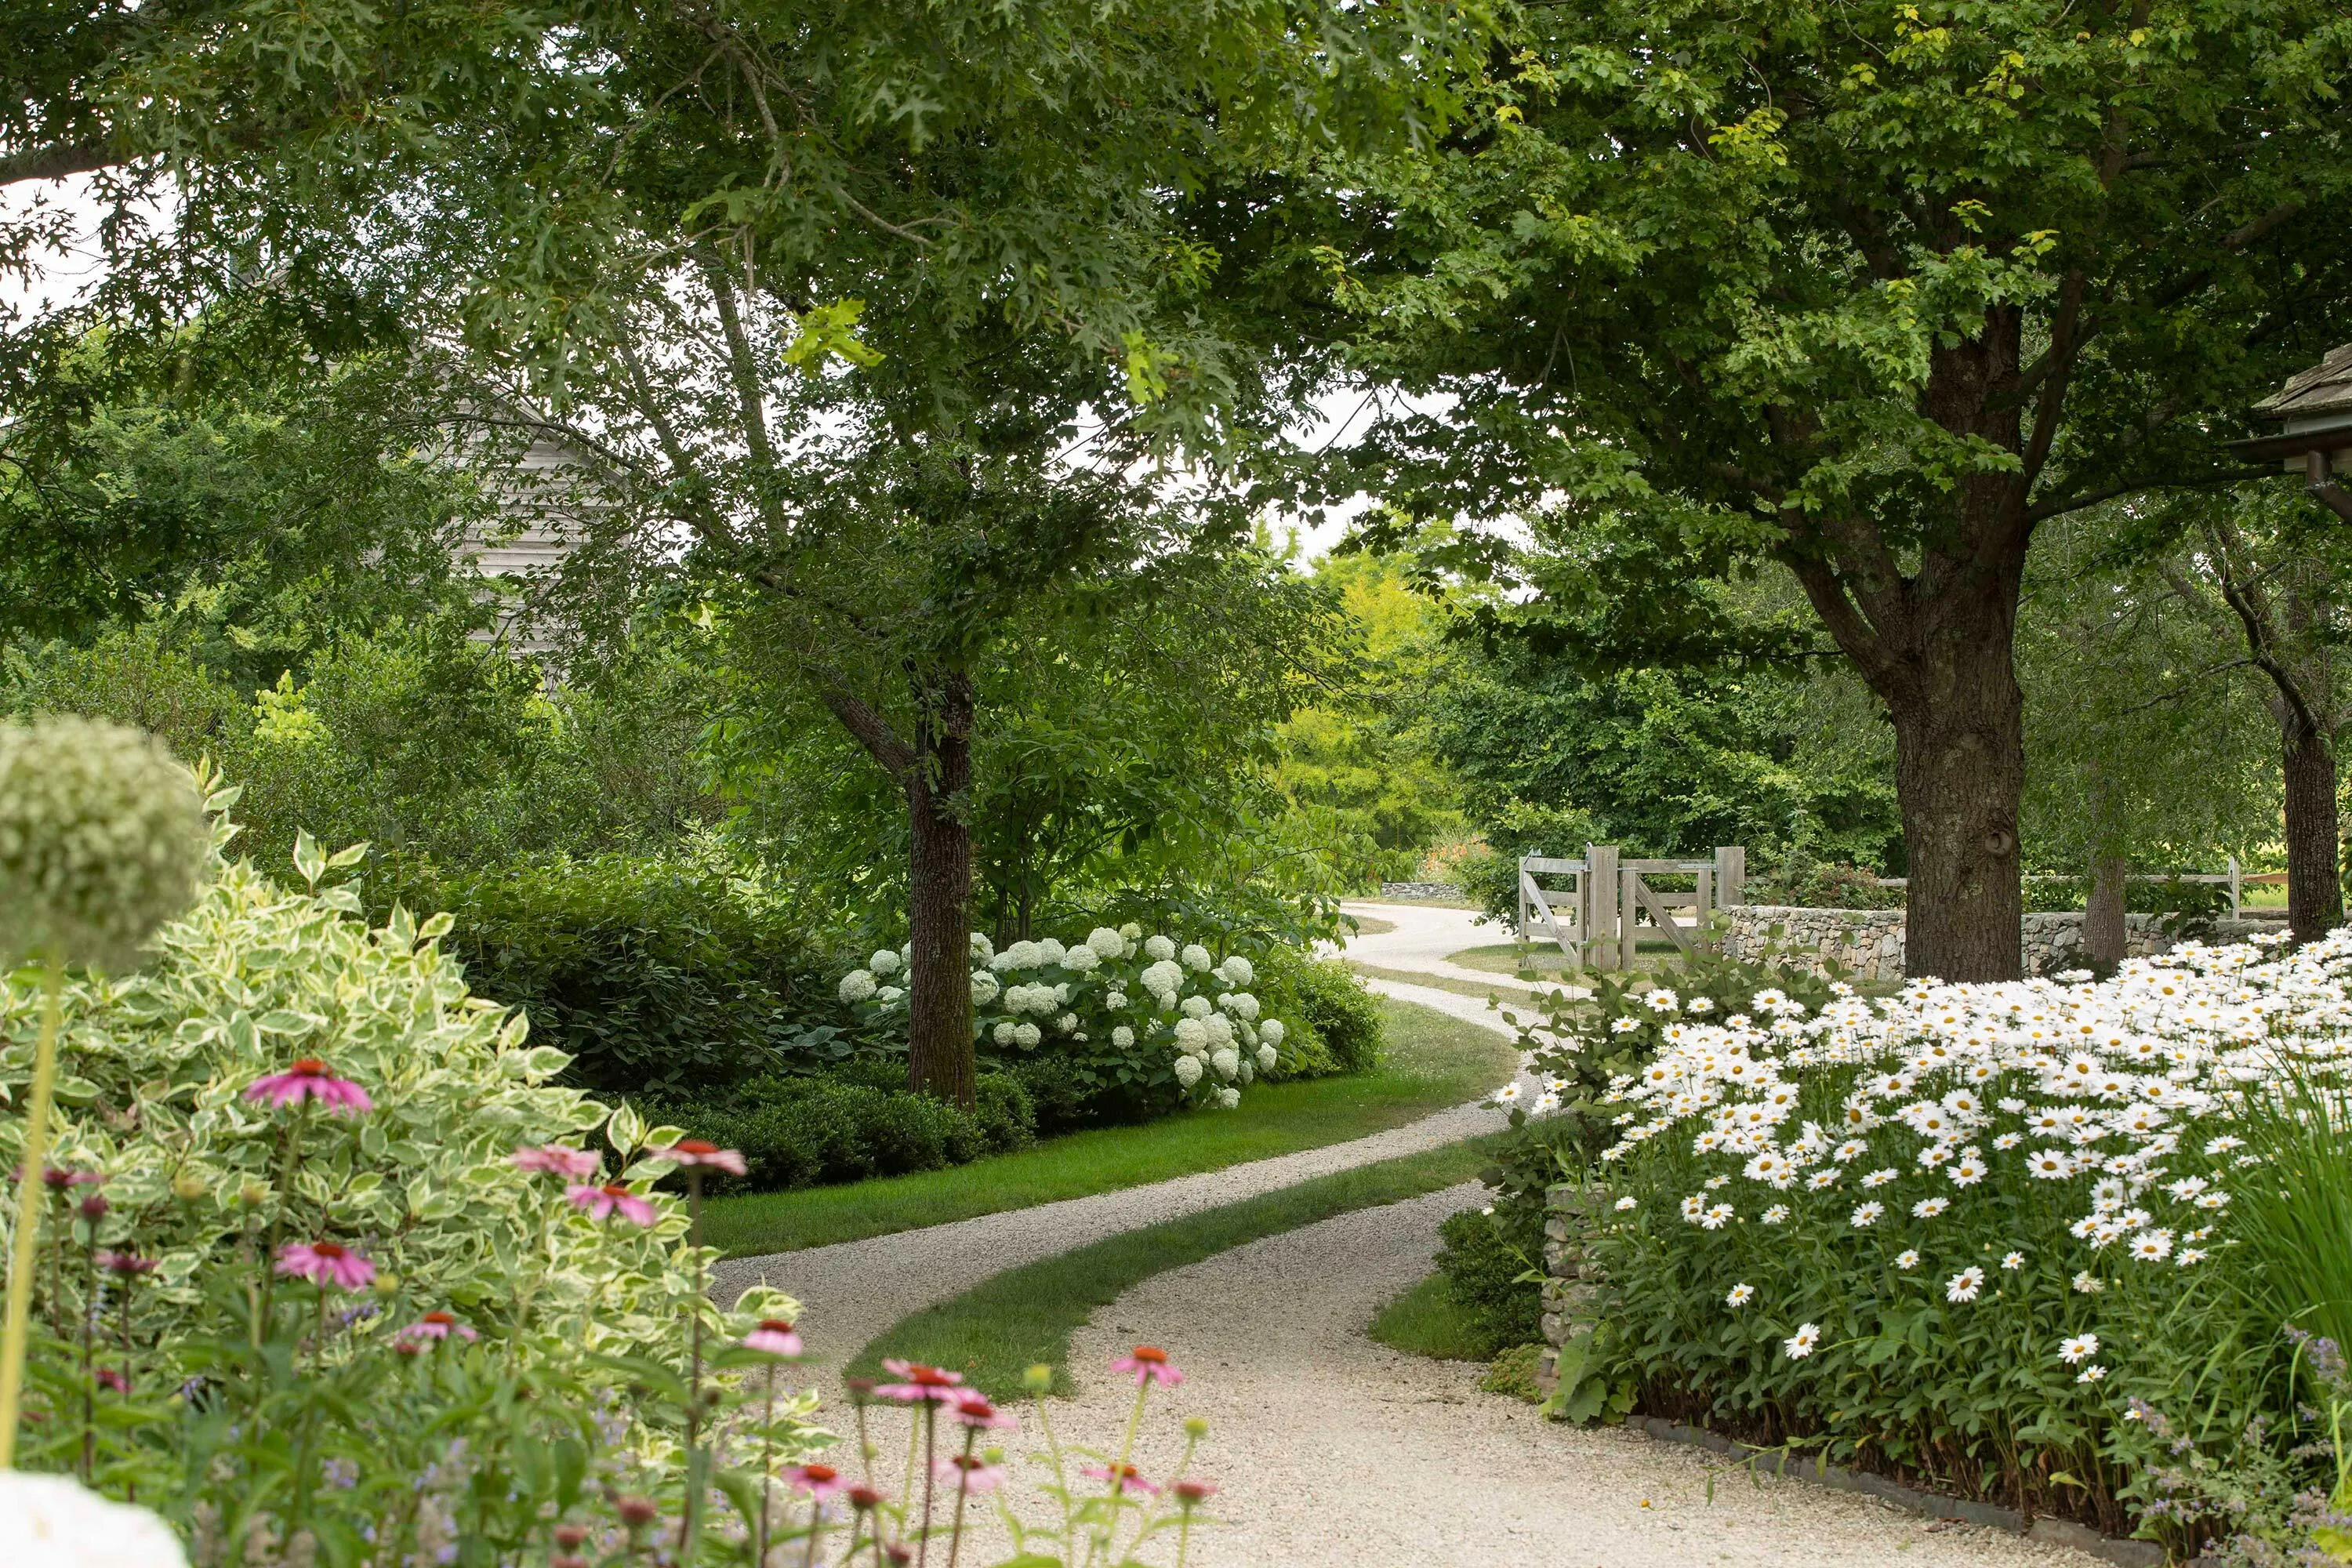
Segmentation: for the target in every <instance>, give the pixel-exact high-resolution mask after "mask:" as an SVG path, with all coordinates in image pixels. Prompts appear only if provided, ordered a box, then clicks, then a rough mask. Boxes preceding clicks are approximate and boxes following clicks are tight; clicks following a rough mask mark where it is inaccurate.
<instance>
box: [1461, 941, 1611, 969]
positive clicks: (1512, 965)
mask: <svg viewBox="0 0 2352 1568" xmlns="http://www.w3.org/2000/svg"><path fill="white" fill-rule="evenodd" d="M1527 958H1528V963H1527V967H1528V968H1529V969H1532V970H1534V971H1536V972H1537V973H1540V974H1559V973H1561V972H1562V971H1563V970H1569V971H1580V967H1581V966H1580V965H1577V964H1572V963H1570V962H1569V961H1568V957H1567V955H1566V954H1564V953H1562V952H1560V951H1559V947H1558V946H1556V945H1555V944H1553V943H1551V942H1529V943H1528V948H1527ZM1445 962H1447V963H1458V964H1460V965H1462V967H1463V968H1465V969H1485V970H1490V971H1492V972H1493V973H1496V974H1516V973H1518V971H1519V968H1520V964H1519V948H1518V944H1517V942H1490V943H1488V944H1487V945H1486V946H1484V947H1465V948H1464V949H1463V950H1462V951H1461V952H1449V953H1447V954H1446V955H1445Z"/></svg>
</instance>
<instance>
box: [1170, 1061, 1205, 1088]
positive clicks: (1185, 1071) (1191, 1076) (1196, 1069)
mask: <svg viewBox="0 0 2352 1568" xmlns="http://www.w3.org/2000/svg"><path fill="white" fill-rule="evenodd" d="M1176 1081H1177V1082H1178V1083H1181V1084H1182V1085H1183V1086H1184V1087H1185V1088H1186V1089H1190V1088H1192V1086H1193V1085H1194V1084H1196V1083H1198V1082H1200V1081H1201V1058H1198V1057H1178V1058H1176Z"/></svg>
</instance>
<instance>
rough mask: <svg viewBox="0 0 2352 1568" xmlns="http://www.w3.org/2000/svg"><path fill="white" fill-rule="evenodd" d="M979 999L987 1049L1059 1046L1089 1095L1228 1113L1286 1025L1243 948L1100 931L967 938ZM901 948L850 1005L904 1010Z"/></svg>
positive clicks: (879, 964)
mask: <svg viewBox="0 0 2352 1568" xmlns="http://www.w3.org/2000/svg"><path fill="white" fill-rule="evenodd" d="M971 957H972V971H971V998H972V1011H973V1016H974V1019H975V1026H976V1027H977V1029H978V1031H979V1036H980V1039H981V1041H982V1047H983V1048H984V1049H990V1050H992V1051H993V1052H994V1053H995V1054H997V1055H999V1056H1000V1057H1007V1058H1016V1059H1017V1058H1020V1057H1022V1056H1024V1055H1028V1054H1033V1053H1037V1052H1041V1051H1051V1052H1053V1053H1054V1054H1055V1058H1056V1059H1057V1061H1060V1062H1062V1063H1063V1064H1064V1065H1066V1068H1067V1069H1068V1070H1069V1072H1070V1073H1071V1074H1072V1075H1073V1076H1074V1077H1075V1078H1076V1079H1077V1080H1079V1081H1080V1082H1081V1083H1082V1084H1083V1085H1084V1087H1087V1088H1088V1089H1098V1088H1108V1087H1111V1086H1118V1087H1119V1088H1121V1089H1126V1090H1129V1091H1130V1092H1131V1093H1134V1094H1136V1095H1137V1096H1139V1098H1141V1099H1143V1100H1146V1101H1147V1102H1148V1101H1151V1100H1158V1101H1160V1102H1161V1103H1163V1104H1194V1105H1206V1106H1221V1107H1223V1108H1224V1109H1227V1110H1231V1109H1232V1108H1234V1106H1237V1105H1239V1104H1240V1103H1241V1091H1242V1089H1244V1087H1246V1086H1247V1085H1248V1084H1249V1083H1250V1082H1251V1081H1252V1080H1253V1079H1255V1078H1256V1077H1257V1076H1258V1075H1259V1074H1261V1073H1265V1072H1270V1071H1273V1070H1275V1068H1276V1066H1277V1065H1278V1064H1279V1063H1280V1061H1281V1049H1282V1044H1283V1040H1284V1038H1285V1037H1286V1034H1287V1032H1288V1026H1287V1025H1286V1023H1285V1022H1284V1021H1283V1020H1282V1019H1280V1018H1278V1017H1274V1016H1269V1015H1268V1014H1267V1013H1266V1011H1265V1007H1264V1006H1263V1005H1261V1004H1260V1002H1259V1000H1258V998H1257V996H1256V995H1255V994H1254V993H1253V992H1252V991H1251V989H1250V987H1251V986H1252V985H1253V984H1255V982H1256V978H1257V972H1256V969H1255V966H1254V965H1253V964H1252V963H1250V961H1249V960H1248V959H1247V958H1246V957H1244V956H1243V955H1242V954H1240V953H1231V954H1228V955H1226V956H1225V957H1224V958H1223V959H1219V958H1217V957H1215V956H1214V955H1213V954H1212V953H1211V952H1209V950H1208V949H1207V948H1206V947H1204V946H1202V944H1201V943H1199V942H1186V943H1183V944H1181V945H1180V944H1179V943H1178V942H1176V940H1175V939H1174V938H1172V937H1167V936H1150V937H1147V936H1145V935H1144V934H1143V930H1142V928H1141V927H1140V926H1136V925H1129V926H1125V927H1121V928H1119V929H1117V930H1114V929H1113V928H1111V927H1109V926H1098V927H1097V928H1096V929H1095V930H1094V931H1090V932H1088V933H1087V937H1086V939H1085V940H1084V941H1082V942H1059V941H1056V940H1055V939H1053V938H1047V939H1045V940H1044V941H1041V942H1012V943H1010V944H1008V945H1007V946H1006V947H1005V948H1004V949H1003V951H1002V952H999V951H998V950H997V949H996V946H995V944H994V943H993V942H991V941H990V940H989V939H988V938H987V937H986V936H984V935H982V934H981V933H980V932H978V931H974V932H973V933H972V936H971ZM906 962H907V955H906V953H905V952H891V951H889V950H888V949H887V948H886V949H883V950H882V951H880V952H876V953H875V954H874V955H873V956H872V958H871V959H869V960H868V961H867V963H866V966H865V967H864V968H861V969H853V970H851V971H850V972H849V973H847V974H845V975H844V976H843V977H842V979H841V985H840V995H841V1000H842V1001H843V1002H844V1003H846V1004H849V1005H853V1006H859V1007H865V1008H894V1007H898V1006H902V1005H904V999H905V995H906V993H905V991H904V989H903V988H902V987H900V986H899V985H898V984H894V982H895V981H896V979H897V978H898V975H900V974H901V973H903V972H904V970H905V967H906Z"/></svg>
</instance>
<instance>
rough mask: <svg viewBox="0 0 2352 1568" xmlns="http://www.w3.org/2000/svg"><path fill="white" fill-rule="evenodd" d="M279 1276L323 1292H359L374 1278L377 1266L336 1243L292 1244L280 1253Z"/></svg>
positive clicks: (289, 1243) (281, 1248)
mask: <svg viewBox="0 0 2352 1568" xmlns="http://www.w3.org/2000/svg"><path fill="white" fill-rule="evenodd" d="M278 1272H279V1273H280V1274H285V1275H289V1276H293V1277H295V1278H298V1279H308V1280H309V1281H310V1283H312V1284H313V1285H316V1286H318V1287H319V1288H320V1289H325V1288H326V1287H328V1286H330V1285H332V1286H334V1287H335V1288H336V1289H339V1290H357V1289H362V1288H363V1287H365V1286H366V1285H367V1284H368V1283H369V1282H370V1281H371V1280H373V1279H374V1278H375V1265H374V1264H373V1263H370V1262H369V1261H368V1260H367V1259H366V1258H362V1257H361V1256H360V1255H359V1254H358V1253H356V1252H353V1251H352V1249H351V1248H350V1247H345V1246H343V1245H342V1244H341V1243H340V1242H334V1241H289V1242H288V1243H287V1244H286V1245H285V1246H283V1247H279V1248H278Z"/></svg>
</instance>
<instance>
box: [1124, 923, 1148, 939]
mask: <svg viewBox="0 0 2352 1568" xmlns="http://www.w3.org/2000/svg"><path fill="white" fill-rule="evenodd" d="M1118 934H1119V936H1120V938H1121V939H1122V940H1124V941H1127V942H1141V941H1142V940H1143V928H1142V927H1141V926H1139V925H1137V924H1136V923H1135V922H1134V921H1128V922H1127V923H1126V924H1125V925H1123V926H1121V927H1119V928H1118Z"/></svg>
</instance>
